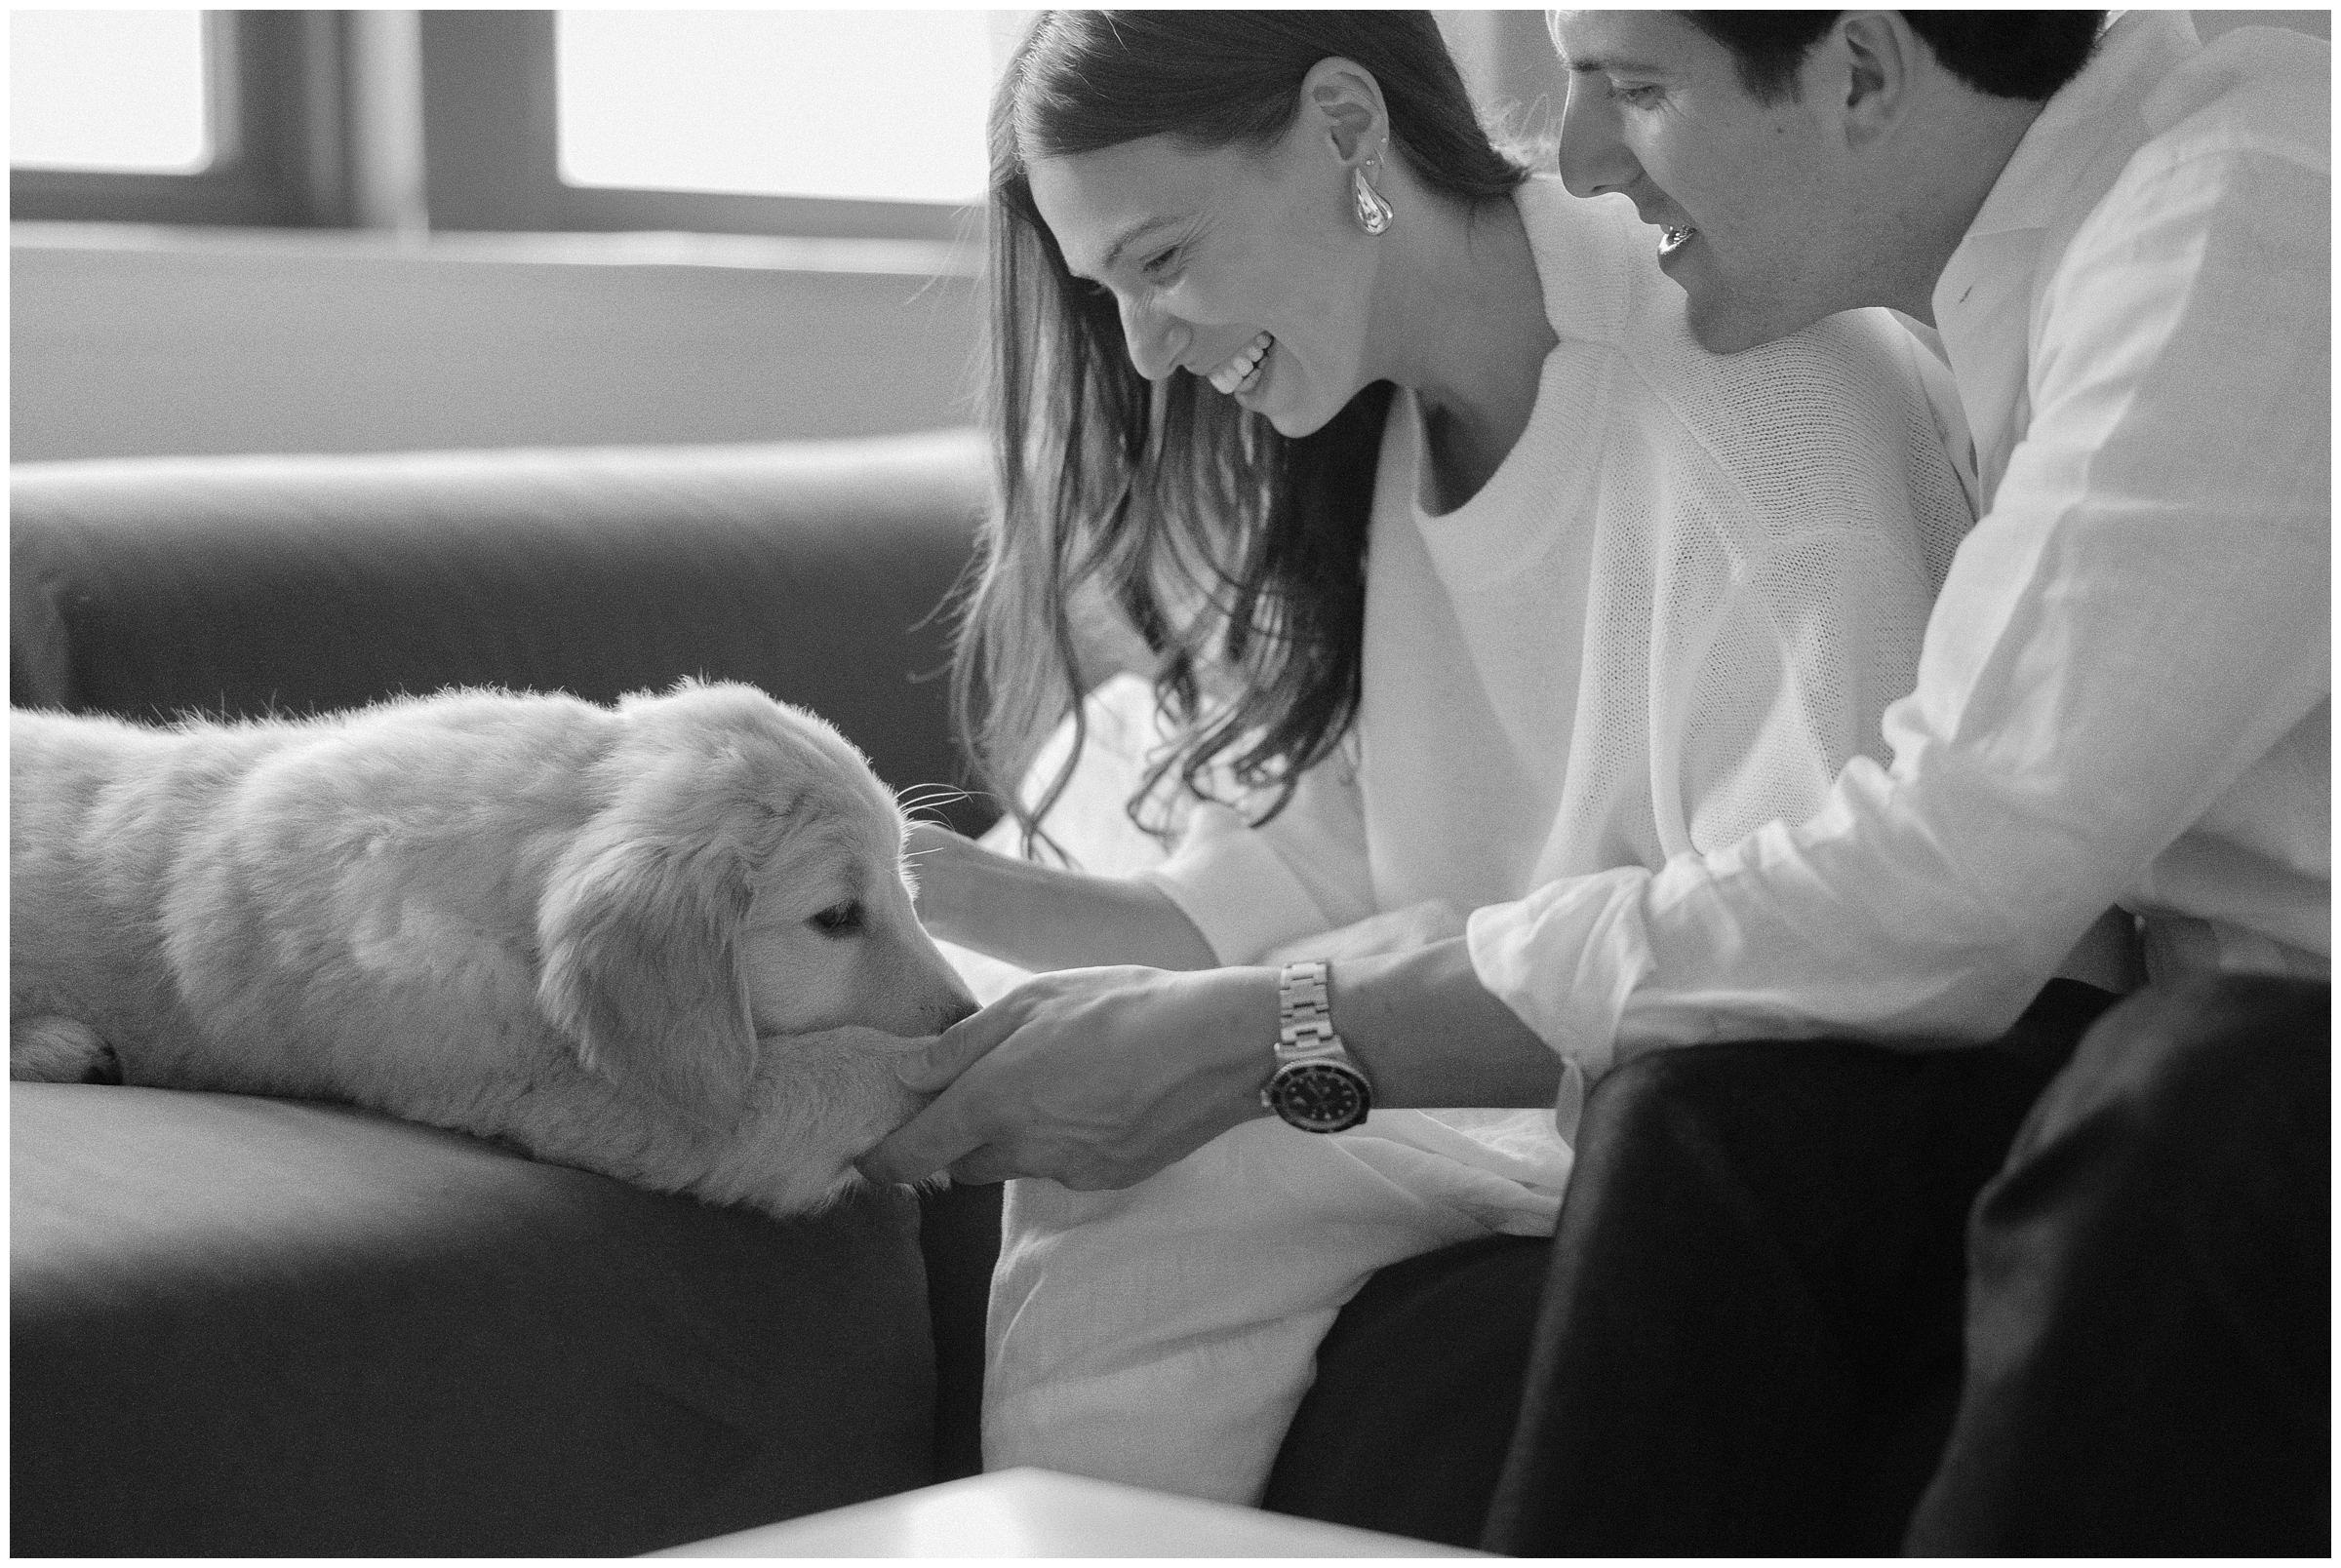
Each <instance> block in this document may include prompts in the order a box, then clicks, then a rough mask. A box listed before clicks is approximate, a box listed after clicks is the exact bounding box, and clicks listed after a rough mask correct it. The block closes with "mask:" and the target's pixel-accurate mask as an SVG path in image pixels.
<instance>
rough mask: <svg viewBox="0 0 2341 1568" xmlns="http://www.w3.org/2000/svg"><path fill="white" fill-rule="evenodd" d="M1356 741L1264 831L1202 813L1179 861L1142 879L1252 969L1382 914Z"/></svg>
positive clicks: (1224, 954) (1214, 808)
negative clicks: (1274, 954) (1288, 946)
mask: <svg viewBox="0 0 2341 1568" xmlns="http://www.w3.org/2000/svg"><path fill="white" fill-rule="evenodd" d="M1353 744H1354V737H1353V740H1352V741H1345V742H1344V743H1343V746H1342V748H1341V749H1340V750H1339V751H1336V752H1335V753H1334V754H1333V755H1332V756H1330V757H1328V758H1327V759H1326V760H1325V761H1323V762H1321V763H1319V764H1317V765H1316V766H1315V767H1312V768H1310V769H1309V770H1308V771H1307V772H1306V773H1304V774H1302V775H1301V779H1300V783H1299V786H1298V787H1297V788H1296V789H1295V790H1294V791H1293V795H1292V799H1291V800H1290V802H1289V803H1287V804H1286V806H1285V808H1284V809H1283V810H1282V811H1280V812H1278V813H1277V814H1276V815H1275V816H1274V817H1272V818H1270V819H1269V820H1268V821H1267V822H1265V823H1263V824H1260V825H1259V826H1256V827H1255V826H1252V825H1251V824H1250V822H1248V821H1247V819H1246V817H1245V816H1244V814H1243V813H1242V812H1240V811H1239V810H1237V809H1235V808H1233V807H1230V806H1225V805H1217V804H1207V805H1202V806H1198V807H1197V808H1196V810H1195V812H1194V814H1193V815H1192V816H1191V817H1190V818H1189V820H1188V823H1187V828H1186V832H1185V835H1184V837H1183V838H1182V839H1181V840H1180V842H1179V845H1178V848H1177V849H1176V850H1175V851H1174V852H1173V853H1172V854H1171V856H1170V859H1169V860H1168V861H1166V862H1164V863H1163V864H1162V865H1160V866H1155V867H1151V868H1149V869H1147V870H1145V871H1142V872H1140V873H1138V875H1139V877H1140V878H1141V879H1142V880H1143V881H1146V882H1151V883H1152V884H1153V885H1155V886H1156V887H1159V888H1161V889H1162V891H1163V892H1164V893H1165V894H1167V895H1168V896H1169V897H1170V901H1171V902H1172V903H1174V904H1176V905H1177V906H1178V907H1179V910H1180V912H1181V913H1183V914H1184V915H1185V916H1186V917H1187V919H1189V920H1191V921H1194V922H1195V927H1196V929H1197V930H1199V931H1201V932H1202V933H1203V936H1204V940H1206V941H1207V942H1209V943H1210V947H1211V952H1212V953H1213V954H1214V955H1215V956H1216V957H1217V958H1218V960H1219V961H1220V962H1221V963H1249V962H1251V961H1253V960H1256V959H1258V958H1259V956H1260V955H1261V954H1263V953H1266V952H1268V951H1269V950H1270V949H1272V948H1275V947H1278V946H1281V945H1282V944H1284V943H1286V942H1289V941H1291V940H1293V939H1294V938H1296V937H1302V936H1310V935H1314V934H1315V933H1317V932H1320V931H1329V930H1332V929H1335V928H1336V927H1339V926H1343V925H1348V924H1350V923H1351V922H1353V921H1360V920H1364V919H1365V918H1366V917H1367V916H1369V915H1371V914H1372V913H1373V912H1374V908H1375V905H1374V898H1373V878H1372V872H1371V868H1370V866H1369V862H1368V855H1367V841H1366V816H1365V809H1364V805H1363V803H1362V801H1361V799H1360V796H1359V791H1358V783H1357V771H1356V768H1355V766H1354V764H1353V760H1352V757H1351V755H1350V753H1351V747H1352V745H1353Z"/></svg>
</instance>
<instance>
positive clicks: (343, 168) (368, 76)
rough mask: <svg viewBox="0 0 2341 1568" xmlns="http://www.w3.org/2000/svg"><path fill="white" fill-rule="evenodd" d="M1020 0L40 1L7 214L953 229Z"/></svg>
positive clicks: (813, 230) (535, 225)
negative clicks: (1004, 0)
mask: <svg viewBox="0 0 2341 1568" xmlns="http://www.w3.org/2000/svg"><path fill="white" fill-rule="evenodd" d="M1025 15H1026V14H1025V13H1020V12H985V11H926V12H901V11H896V12H884V11H877V12H870V11H766V10H751V11H709V12H689V11H685V12H671V11H593V12H575V13H555V12H552V11H506V10H426V11H408V12H387V11H371V12H351V11H205V12H190V11H177V12H166V11H141V12H131V11H113V12H105V11H81V12H64V11H55V12H23V11H20V12H16V13H13V14H12V17H11V42H12V45H13V49H12V54H13V57H14V59H13V65H12V71H13V75H14V81H13V83H12V87H13V93H12V98H13V100H14V101H13V114H12V127H11V131H12V137H13V139H14V147H15V150H14V153H13V157H12V163H13V167H12V171H11V175H12V177H11V181H10V198H11V199H10V216H12V217H15V218H33V219H44V218H45V219H62V220H77V219H121V220H129V221H138V222H166V223H215V224H236V225H255V226H280V225H332V226H342V225H351V224H355V223H360V222H366V223H373V224H377V225H379V226H389V227H402V226H407V225H409V224H411V223H416V222H420V223H427V226H428V227H430V228H433V229H452V230H462V229H470V230H505V231H546V230H554V231H558V230H618V229H663V230H701V231H710V232H717V233H727V232H728V233H741V234H779V235H802V236H811V237H844V238H855V239H905V240H950V239H955V238H958V237H959V236H960V235H961V234H962V232H963V231H964V230H965V228H966V214H967V210H968V208H969V206H970V205H971V204H972V203H973V202H974V201H976V200H977V198H978V197H979V196H980V193H981V191H982V188H983V183H984V169H983V160H984V154H983V122H984V110H985V107H986V105H987V103H988V100H989V98H990V93H991V85H992V79H993V75H994V72H995V70H996V68H997V66H998V63H999V62H1000V61H1001V60H1002V59H1005V58H1006V55H1007V52H1008V49H1009V47H1010V46H1011V45H1012V42H1013V39H1014V30H1015V28H1016V27H1017V26H1018V25H1020V22H1021V19H1022V18H1023V17H1024V16H1025ZM880 61H883V62H884V63H883V65H881V64H879V63H878V62H880ZM881 71H883V73H884V75H883V79H880V72H881ZM100 98H111V99H112V100H113V101H114V102H115V103H117V104H120V105H125V106H126V107H124V108H122V109H120V110H117V111H115V112H105V113H92V112H89V106H90V105H92V104H94V103H96V102H98V101H99V99H100ZM890 104H891V105H894V106H895V107H894V108H893V111H892V112H885V111H883V110H881V111H879V112H873V110H872V106H873V105H890ZM132 107H135V108H136V109H137V110H138V111H139V112H137V113H132V112H129V109H130V108H132ZM148 111H151V112H148ZM134 122H147V126H146V128H145V129H142V130H139V132H138V136H137V137H136V138H135V139H134V138H132V137H130V136H129V133H130V131H131V129H132V127H133V125H134ZM109 138H110V139H109Z"/></svg>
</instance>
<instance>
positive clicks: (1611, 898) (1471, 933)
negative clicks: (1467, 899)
mask: <svg viewBox="0 0 2341 1568" xmlns="http://www.w3.org/2000/svg"><path fill="white" fill-rule="evenodd" d="M1649 883H1650V874H1649V872H1647V871H1646V870H1645V869H1643V868H1642V867H1640V866H1621V867H1618V868H1617V869H1615V870H1613V871H1605V872H1600V873H1597V874H1596V875H1594V876H1590V877H1570V878H1567V879H1565V880H1563V881H1561V882H1548V883H1546V884H1545V885H1544V886H1542V887H1539V888H1537V889H1536V890H1535V891H1534V892H1532V893H1530V894H1529V895H1528V897H1526V898H1523V899H1520V900H1518V901H1516V902H1514V903H1510V904H1489V905H1487V906H1486V907H1484V908H1481V909H1476V910H1474V911H1472V914H1471V920H1470V921H1469V922H1468V923H1467V924H1466V925H1465V927H1464V936H1465V940H1466V941H1467V943H1468V944H1469V947H1470V952H1471V966H1472V968H1473V970H1474V971H1476V972H1477V973H1478V975H1479V977H1480V984H1482V985H1484V986H1486V987H1487V988H1488V991H1489V992H1490V993H1492V994H1493V995H1494V996H1495V997H1496V998H1497V999H1498V1000H1501V1001H1502V1002H1503V1003H1504V1005H1505V1006H1507V1007H1510V1008H1511V1009H1512V1011H1513V1012H1514V1013H1515V1014H1517V1015H1518V1016H1519V1018H1520V1021H1521V1022H1522V1023H1524V1024H1526V1025H1528V1028H1530V1029H1532V1030H1534V1031H1535V1032H1536V1035H1537V1037H1538V1038H1539V1039H1542V1040H1543V1041H1544V1042H1545V1044H1547V1045H1549V1046H1551V1047H1552V1048H1553V1050H1554V1051H1555V1052H1556V1053H1557V1054H1559V1056H1560V1057H1561V1059H1562V1060H1563V1061H1564V1062H1567V1063H1571V1064H1574V1065H1575V1066H1577V1067H1579V1068H1582V1069H1583V1070H1584V1072H1585V1075H1586V1076H1587V1078H1599V1077H1601V1075H1602V1074H1604V1073H1606V1072H1607V1071H1608V1070H1609V1068H1610V1066H1611V1065H1612V1064H1613V1063H1614V1062H1615V1060H1616V1056H1617V1028H1618V1019H1619V1018H1620V1017H1621V1016H1622V1015H1623V1014H1624V1012H1625V1008H1626V999H1627V998H1628V997H1629V996H1631V995H1632V994H1633V992H1634V988H1635V987H1636V986H1638V985H1640V984H1641V983H1642V982H1643V981H1644V980H1645V979H1646V978H1647V977H1648V975H1649V974H1650V972H1651V970H1652V969H1653V968H1654V967H1655V966H1656V965H1655V964H1654V963H1653V962H1652V960H1651V958H1650V949H1649V943H1648V941H1647V938H1646V937H1645V936H1644V934H1643V925H1642V895H1643V893H1644V891H1645V890H1646V889H1647V887H1648V886H1649Z"/></svg>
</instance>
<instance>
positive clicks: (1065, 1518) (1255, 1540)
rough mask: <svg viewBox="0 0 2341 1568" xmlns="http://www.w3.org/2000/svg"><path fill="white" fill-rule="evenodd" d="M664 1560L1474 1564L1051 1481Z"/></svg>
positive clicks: (915, 1495) (932, 1491)
mask: <svg viewBox="0 0 2341 1568" xmlns="http://www.w3.org/2000/svg"><path fill="white" fill-rule="evenodd" d="M651 1555H652V1556H655V1557H1476V1556H1480V1555H1482V1553H1479V1552H1475V1551H1464V1550H1462V1549H1460V1548H1455V1547H1443V1546H1436V1545H1434V1544H1432V1543H1431V1542H1428V1541H1412V1540H1409V1539H1408V1538H1407V1537H1405V1536H1394V1535H1381V1534H1378V1533H1376V1532H1374V1531H1371V1530H1353V1529H1351V1528H1349V1527H1348V1526H1346V1525H1339V1524H1319V1523H1317V1522H1316V1521H1315V1520H1312V1519H1295V1518H1292V1517H1290V1516H1289V1515H1287V1514H1282V1513H1265V1512H1262V1511H1261V1510H1260V1509H1242V1508H1233V1507H1230V1506H1229V1505H1227V1504H1224V1503H1203V1502H1198V1501H1196V1500H1195V1499H1193V1498H1185V1497H1172V1496H1170V1494H1169V1493H1165V1492H1149V1491H1146V1490H1144V1489H1142V1488H1139V1487H1135V1486H1122V1485H1119V1484H1117V1483H1115V1482H1112V1481H1096V1480H1091V1479H1089V1478H1088V1477H1086V1476H1080V1475H1060V1474H1058V1473H1056V1472H1055V1471H1053V1470H999V1471H996V1472H994V1473H992V1474H989V1475H972V1476H969V1477H968V1478H967V1479H965V1480H958V1481H945V1482H943V1483H942V1484H941V1485H940V1486H929V1487H922V1488H921V1489H920V1490H918V1491H916V1492H903V1493H900V1494H898V1495H897V1496H894V1497H883V1498H879V1499H877V1500H876V1501H874V1502H869V1503H856V1504H854V1505H853V1506H852V1507H850V1508H843V1509H830V1510H829V1511H828V1512H826V1513H811V1514H807V1515H806V1516H805V1517H803V1518H801V1519H786V1520H783V1521H781V1522H780V1523H778V1524H768V1525H764V1526H762V1527H761V1528H759V1529H754V1530H742V1531H740V1532H738V1533H737V1534H736V1535H728V1536H717V1537H716V1538H715V1539H714V1540H712V1541H700V1542H695V1543H694V1544H693V1545H691V1546H688V1547H674V1548H669V1549H667V1550H665V1551H657V1552H653V1553H651Z"/></svg>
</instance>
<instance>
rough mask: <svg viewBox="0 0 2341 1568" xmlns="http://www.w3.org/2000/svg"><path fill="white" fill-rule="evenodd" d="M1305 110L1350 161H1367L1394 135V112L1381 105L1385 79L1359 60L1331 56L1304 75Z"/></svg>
mask: <svg viewBox="0 0 2341 1568" xmlns="http://www.w3.org/2000/svg"><path fill="white" fill-rule="evenodd" d="M1300 104H1301V108H1300V112H1301V113H1302V114H1304V115H1307V116H1309V117H1310V119H1311V123H1312V124H1313V125H1314V126H1316V127H1317V128H1318V129H1319V130H1320V131H1322V132H1323V133H1324V135H1325V136H1326V137H1327V139H1328V140H1329V142H1330V143H1331V145H1332V149H1333V156H1334V157H1335V158H1337V159H1339V160H1340V161H1341V162H1342V163H1343V164H1345V165H1355V164H1359V163H1363V162H1364V161H1365V160H1366V159H1368V158H1369V157H1372V156H1374V155H1375V154H1376V153H1378V152H1380V151H1381V149H1382V148H1383V147H1384V146H1385V145H1387V144H1388V142H1389V140H1390V114H1389V111H1388V110H1387V109H1385V108H1384V107H1383V106H1382V88H1381V84H1380V83H1378V82H1376V81H1375V80H1374V79H1373V73H1372V72H1371V71H1369V70H1368V69H1367V68H1366V67H1365V66H1363V65H1361V64H1359V63H1358V62H1357V61H1356V60H1354V59H1342V58H1341V57H1340V56H1338V55H1329V56H1328V57H1327V58H1325V59H1321V60H1319V61H1318V62H1317V63H1316V64H1314V65H1312V66H1310V67H1309V74H1308V75H1306V76H1304V77H1302V78H1301V79H1300Z"/></svg>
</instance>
